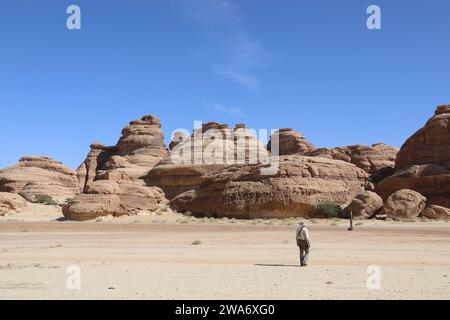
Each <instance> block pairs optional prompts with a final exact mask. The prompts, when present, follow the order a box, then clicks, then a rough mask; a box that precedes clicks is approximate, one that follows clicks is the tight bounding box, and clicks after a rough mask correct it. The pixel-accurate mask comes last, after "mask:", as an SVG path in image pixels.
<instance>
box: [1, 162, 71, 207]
mask: <svg viewBox="0 0 450 320" xmlns="http://www.w3.org/2000/svg"><path fill="white" fill-rule="evenodd" d="M0 192H12V193H17V194H19V195H21V196H22V197H24V198H25V199H26V200H28V201H30V202H35V201H36V196H37V195H48V196H50V197H52V198H53V200H55V201H56V202H57V203H59V204H63V203H64V202H65V201H66V199H69V198H73V197H75V195H77V194H78V193H79V184H78V179H77V175H76V173H75V172H74V171H73V170H72V169H70V168H69V167H66V166H64V165H63V164H62V163H61V162H59V161H56V160H54V159H51V158H48V157H24V158H22V159H20V161H19V163H18V164H16V165H14V166H12V167H9V168H6V169H3V170H0Z"/></svg>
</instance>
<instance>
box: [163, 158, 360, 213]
mask: <svg viewBox="0 0 450 320" xmlns="http://www.w3.org/2000/svg"><path fill="white" fill-rule="evenodd" d="M274 163H278V170H277V171H276V172H273V174H265V173H267V172H264V170H265V169H267V167H268V166H270V165H271V164H272V165H273V164H274ZM367 179H368V175H367V173H366V172H364V171H363V170H361V169H359V168H357V167H356V166H354V165H352V164H349V163H347V162H343V161H337V160H332V159H325V158H320V157H304V156H300V155H290V156H281V157H273V158H270V163H267V164H261V163H260V164H253V165H250V164H248V165H232V166H228V167H226V168H224V169H222V170H219V171H217V172H214V173H211V174H207V175H206V176H205V177H204V180H203V182H202V183H201V184H200V186H199V187H198V188H197V189H195V190H190V191H187V192H184V193H182V194H180V195H178V196H176V197H175V198H173V199H172V200H171V202H170V205H171V207H172V208H173V209H175V210H178V211H182V212H184V211H190V212H192V213H194V214H197V215H203V216H215V217H235V218H286V217H312V216H316V215H317V205H318V204H320V203H322V202H334V203H335V204H337V205H343V204H345V203H348V202H349V201H350V200H351V199H352V198H353V197H354V196H355V195H357V194H358V193H359V192H361V191H362V190H363V187H364V185H365V184H366V182H367Z"/></svg>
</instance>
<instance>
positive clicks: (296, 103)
mask: <svg viewBox="0 0 450 320" xmlns="http://www.w3.org/2000/svg"><path fill="white" fill-rule="evenodd" d="M71 4H76V5H79V6H80V8H81V14H82V17H81V19H82V22H81V23H82V29H81V30H68V29H67V28H66V18H67V16H68V15H67V14H66V8H67V7H68V6H69V5H71ZM370 4H377V5H379V6H380V7H381V10H382V30H375V31H371V30H368V29H367V27H366V19H367V17H368V15H367V14H366V9H367V7H368V6H369V5H370ZM449 17H450V2H449V1H448V0H433V1H412V0H410V1H404V0H396V1H379V0H372V1H362V0H346V1H331V0H328V1H325V0H314V1H313V0H311V1H302V0H286V1H274V0H273V1H272V0H265V1H262V0H240V1H237V0H198V1H197V0H146V1H144V0H126V1H125V0H120V1H119V0H110V1H100V0H86V1H76V0H71V1H63V0H39V1H38V0H35V1H32V0H15V1H2V2H1V4H0V110H1V126H0V135H1V137H2V150H3V152H2V154H1V157H0V167H5V166H8V165H11V164H13V163H15V162H17V160H18V159H19V158H20V157H21V156H24V155H48V156H51V157H54V158H56V159H58V160H60V161H62V162H64V163H66V164H68V165H70V166H72V167H74V168H76V167H77V166H78V165H79V164H80V163H81V161H82V160H83V159H84V158H85V156H86V154H87V152H88V151H89V144H90V143H91V142H94V141H101V142H103V143H105V144H110V145H112V144H115V143H116V141H117V139H118V138H119V136H120V131H121V129H122V127H124V126H125V125H126V124H127V123H128V122H129V121H130V120H133V119H138V118H140V117H141V116H142V115H144V114H156V115H158V116H159V117H161V119H162V123H163V127H164V132H165V134H166V138H169V135H170V134H171V132H172V131H173V130H174V129H176V128H186V129H189V130H191V129H192V126H193V121H194V120H202V121H218V122H225V123H229V124H230V125H234V124H235V123H241V122H243V123H246V124H247V126H249V127H251V128H257V129H259V128H268V129H270V128H280V127H292V128H295V129H297V130H299V131H300V132H302V133H304V134H305V136H306V137H307V138H308V139H309V140H310V141H311V142H313V143H314V144H316V145H317V146H318V147H334V146H343V145H350V144H356V143H363V144H372V143H376V142H385V143H389V144H392V145H395V146H401V144H402V143H403V142H404V141H405V139H406V138H408V137H409V136H410V135H411V134H412V133H413V132H415V131H416V130H417V129H419V128H420V127H421V126H422V125H423V124H424V123H425V122H426V120H427V119H428V118H429V117H430V116H431V115H432V114H433V112H434V110H435V107H436V106H437V105H439V104H444V103H449V102H450V86H449V84H450V81H449V74H450V59H449V58H448V56H449V52H450V19H449Z"/></svg>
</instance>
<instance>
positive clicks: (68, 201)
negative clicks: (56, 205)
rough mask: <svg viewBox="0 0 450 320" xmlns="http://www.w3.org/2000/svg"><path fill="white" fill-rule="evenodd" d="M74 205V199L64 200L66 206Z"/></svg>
mask: <svg viewBox="0 0 450 320" xmlns="http://www.w3.org/2000/svg"><path fill="white" fill-rule="evenodd" d="M74 203H75V199H74V198H67V199H66V204H67V205H69V206H70V205H72V204H74Z"/></svg>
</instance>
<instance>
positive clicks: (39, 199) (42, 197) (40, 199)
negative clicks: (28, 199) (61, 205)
mask: <svg viewBox="0 0 450 320" xmlns="http://www.w3.org/2000/svg"><path fill="white" fill-rule="evenodd" d="M35 200H36V203H40V204H45V205H47V206H54V205H57V204H58V203H56V201H55V200H53V198H52V197H51V196H49V195H47V194H38V195H37V196H36V197H35Z"/></svg>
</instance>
